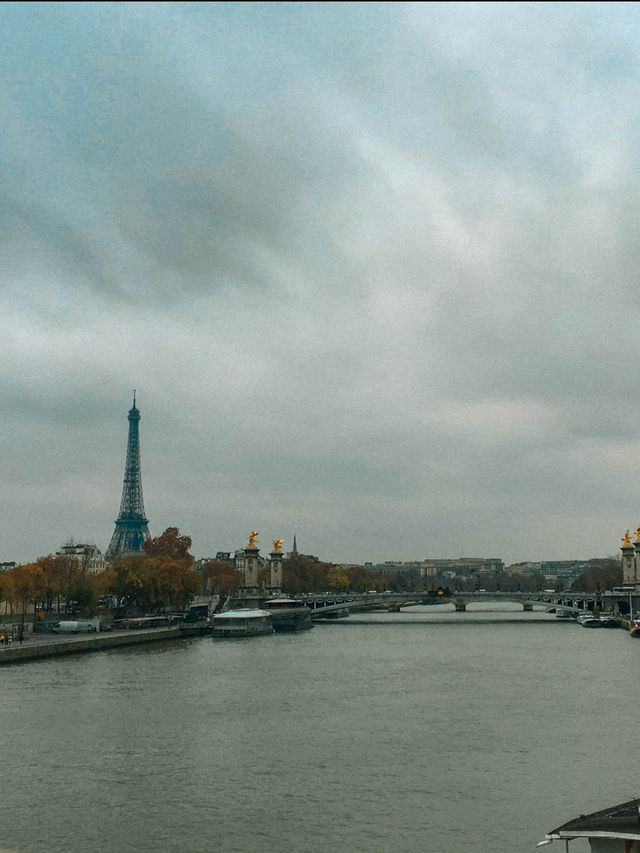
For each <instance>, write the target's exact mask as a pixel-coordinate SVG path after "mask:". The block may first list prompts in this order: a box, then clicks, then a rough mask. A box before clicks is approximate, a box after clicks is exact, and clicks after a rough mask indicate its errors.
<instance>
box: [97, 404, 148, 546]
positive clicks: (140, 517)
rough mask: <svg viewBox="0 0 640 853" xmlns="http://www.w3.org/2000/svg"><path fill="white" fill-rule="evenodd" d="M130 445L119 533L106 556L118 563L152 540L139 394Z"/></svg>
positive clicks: (131, 416) (130, 417)
mask: <svg viewBox="0 0 640 853" xmlns="http://www.w3.org/2000/svg"><path fill="white" fill-rule="evenodd" d="M128 420H129V441H128V443H127V461H126V463H125V468H124V483H123V485H122V500H121V501H120V515H119V516H118V517H117V518H116V529H115V530H114V531H113V536H112V537H111V542H110V543H109V547H108V548H107V551H106V553H105V555H104V556H105V559H106V560H115V559H116V557H122V556H124V555H125V554H136V553H139V552H140V551H142V543H143V542H144V540H145V539H149V538H150V537H149V528H148V527H147V525H148V521H147V518H146V516H145V514H144V503H143V501H142V478H141V477H140V437H139V434H138V425H139V423H140V412H139V410H138V409H137V408H136V392H135V391H134V392H133V407H132V408H131V409H129V415H128Z"/></svg>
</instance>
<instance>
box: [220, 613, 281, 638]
mask: <svg viewBox="0 0 640 853" xmlns="http://www.w3.org/2000/svg"><path fill="white" fill-rule="evenodd" d="M211 621H212V623H213V631H212V634H213V636H214V637H254V636H257V635H259V634H273V622H272V620H271V614H270V613H269V611H268V610H258V609H255V608H251V607H240V608H238V609H237V610H225V611H224V612H223V613H216V614H215V615H214V616H213V619H212V620H211Z"/></svg>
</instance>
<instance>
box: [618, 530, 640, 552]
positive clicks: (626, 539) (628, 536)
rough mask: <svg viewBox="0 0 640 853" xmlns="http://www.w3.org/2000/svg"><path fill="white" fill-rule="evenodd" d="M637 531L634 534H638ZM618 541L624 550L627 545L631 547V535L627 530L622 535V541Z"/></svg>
mask: <svg viewBox="0 0 640 853" xmlns="http://www.w3.org/2000/svg"><path fill="white" fill-rule="evenodd" d="M638 530H640V527H639V528H638ZM638 530H636V533H637V532H638ZM620 541H621V542H622V544H623V545H624V546H625V548H626V547H627V546H628V545H631V534H630V533H629V531H628V530H627V532H626V533H625V534H624V536H623V537H622V539H621V540H620Z"/></svg>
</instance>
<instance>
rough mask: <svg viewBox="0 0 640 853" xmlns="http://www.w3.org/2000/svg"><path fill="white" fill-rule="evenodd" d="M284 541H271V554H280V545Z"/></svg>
mask: <svg viewBox="0 0 640 853" xmlns="http://www.w3.org/2000/svg"><path fill="white" fill-rule="evenodd" d="M283 542H284V539H274V540H273V551H272V552H271V553H272V554H280V553H281V551H282V543H283Z"/></svg>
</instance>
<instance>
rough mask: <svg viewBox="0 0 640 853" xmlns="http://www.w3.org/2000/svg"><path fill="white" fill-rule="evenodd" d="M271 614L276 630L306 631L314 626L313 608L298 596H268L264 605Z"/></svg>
mask: <svg viewBox="0 0 640 853" xmlns="http://www.w3.org/2000/svg"><path fill="white" fill-rule="evenodd" d="M262 606H263V607H264V609H265V610H267V611H268V612H269V613H270V614H271V622H272V623H273V630H274V631H306V630H308V629H309V628H313V622H312V621H311V608H310V607H307V605H306V604H305V603H304V601H300V600H299V599H297V598H268V599H267V600H266V601H265V602H264V603H263V605H262Z"/></svg>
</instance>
